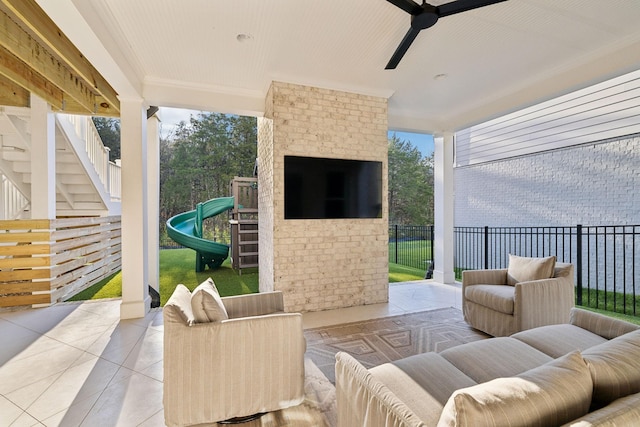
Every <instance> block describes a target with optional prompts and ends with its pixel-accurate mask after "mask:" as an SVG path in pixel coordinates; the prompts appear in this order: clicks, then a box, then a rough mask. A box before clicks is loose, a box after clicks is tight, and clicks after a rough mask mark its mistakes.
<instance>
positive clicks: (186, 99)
mask: <svg viewBox="0 0 640 427" xmlns="http://www.w3.org/2000/svg"><path fill="white" fill-rule="evenodd" d="M265 96H266V95H265V94H264V93H262V91H257V90H249V89H235V88H229V87H224V86H217V85H205V84H199V83H190V82H181V81H176V80H168V79H161V78H156V77H146V78H145V80H144V87H143V97H144V98H145V99H146V101H147V102H148V103H149V104H150V105H156V106H159V107H173V108H187V109H190V110H202V111H215V112H219V113H227V114H238V115H243V116H255V117H261V116H263V115H264V106H265Z"/></svg>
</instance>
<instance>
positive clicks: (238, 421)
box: [218, 412, 266, 424]
mask: <svg viewBox="0 0 640 427" xmlns="http://www.w3.org/2000/svg"><path fill="white" fill-rule="evenodd" d="M264 414H266V412H258V413H257V414H253V415H247V416H244V417H235V418H229V419H228V420H224V421H218V424H244V423H248V422H250V421H253V420H257V419H259V418H260V417H262V416H263V415H264Z"/></svg>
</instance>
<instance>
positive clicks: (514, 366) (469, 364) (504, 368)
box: [440, 337, 553, 383]
mask: <svg viewBox="0 0 640 427" xmlns="http://www.w3.org/2000/svg"><path fill="white" fill-rule="evenodd" d="M440 355H442V357H444V358H445V359H447V360H448V361H449V362H451V364H452V365H453V366H455V367H456V368H458V369H460V370H461V371H462V372H464V373H465V374H466V375H467V376H468V377H469V378H471V379H472V380H474V381H476V382H478V383H482V382H485V381H490V380H493V379H495V378H499V377H511V376H514V375H518V374H520V373H522V372H525V371H527V370H529V369H532V368H536V367H538V366H540V365H543V364H545V363H547V362H549V361H551V360H553V358H551V357H549V356H547V355H546V354H544V353H542V352H540V351H538V350H536V349H535V348H533V347H530V346H528V345H527V344H525V343H523V342H522V341H518V340H517V339H514V338H509V337H500V338H491V339H488V340H481V341H475V342H471V343H467V344H464V345H459V346H456V347H452V348H449V349H447V350H444V351H443V352H441V353H440Z"/></svg>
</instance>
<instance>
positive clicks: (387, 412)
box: [336, 352, 425, 427]
mask: <svg viewBox="0 0 640 427" xmlns="http://www.w3.org/2000/svg"><path fill="white" fill-rule="evenodd" d="M336 400H337V404H338V427H352V426H358V427H360V426H362V427H422V426H425V424H424V423H423V422H422V421H420V419H419V418H418V417H417V416H416V415H415V414H414V413H413V412H412V411H411V409H409V408H408V407H407V405H405V403H404V402H402V401H401V400H400V399H398V397H397V396H396V395H395V394H394V393H393V392H392V391H391V390H389V388H388V387H387V386H385V385H384V384H383V383H381V382H380V381H378V380H376V379H375V378H373V376H372V375H371V374H370V373H369V371H367V370H366V369H365V367H364V366H362V365H361V364H360V363H359V362H358V361H357V360H356V359H354V358H353V357H352V356H350V355H349V354H347V353H343V352H338V353H337V354H336Z"/></svg>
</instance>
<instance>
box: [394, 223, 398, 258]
mask: <svg viewBox="0 0 640 427" xmlns="http://www.w3.org/2000/svg"><path fill="white" fill-rule="evenodd" d="M394 227H395V236H396V238H395V241H396V264H397V263H398V224H396V225H395V226H394Z"/></svg>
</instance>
